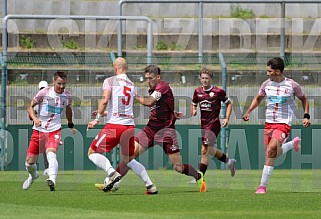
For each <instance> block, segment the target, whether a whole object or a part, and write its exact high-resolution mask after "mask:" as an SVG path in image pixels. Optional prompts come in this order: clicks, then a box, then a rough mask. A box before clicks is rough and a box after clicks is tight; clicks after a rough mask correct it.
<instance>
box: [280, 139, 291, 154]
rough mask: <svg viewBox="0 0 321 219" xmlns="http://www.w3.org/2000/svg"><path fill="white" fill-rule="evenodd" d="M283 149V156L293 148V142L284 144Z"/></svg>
mask: <svg viewBox="0 0 321 219" xmlns="http://www.w3.org/2000/svg"><path fill="white" fill-rule="evenodd" d="M281 148H282V154H285V153H286V152H288V151H289V150H291V149H292V148H293V141H289V142H287V143H284V144H282V146H281Z"/></svg>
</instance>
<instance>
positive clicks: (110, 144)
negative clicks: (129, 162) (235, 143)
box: [90, 123, 135, 156]
mask: <svg viewBox="0 0 321 219" xmlns="http://www.w3.org/2000/svg"><path fill="white" fill-rule="evenodd" d="M134 135H135V126H133V125H118V124H108V123H107V124H106V125H105V127H104V128H103V129H102V130H101V131H100V132H99V134H98V135H97V136H96V137H95V139H94V140H93V141H92V142H91V145H90V147H91V149H93V150H94V151H95V152H97V153H104V152H110V151H111V150H112V149H113V148H114V147H116V146H117V145H118V144H120V149H121V153H122V155H124V156H132V155H133V154H134V151H135V142H134Z"/></svg>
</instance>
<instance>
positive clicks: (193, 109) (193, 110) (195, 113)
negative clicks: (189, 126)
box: [191, 103, 197, 116]
mask: <svg viewBox="0 0 321 219" xmlns="http://www.w3.org/2000/svg"><path fill="white" fill-rule="evenodd" d="M191 115H192V116H196V115H197V104H194V103H192V104H191Z"/></svg>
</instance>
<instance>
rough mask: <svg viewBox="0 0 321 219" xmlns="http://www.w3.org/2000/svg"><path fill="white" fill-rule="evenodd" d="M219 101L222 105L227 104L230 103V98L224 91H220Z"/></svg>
mask: <svg viewBox="0 0 321 219" xmlns="http://www.w3.org/2000/svg"><path fill="white" fill-rule="evenodd" d="M221 101H222V102H223V103H227V102H229V101H230V98H228V96H226V92H225V90H222V91H221Z"/></svg>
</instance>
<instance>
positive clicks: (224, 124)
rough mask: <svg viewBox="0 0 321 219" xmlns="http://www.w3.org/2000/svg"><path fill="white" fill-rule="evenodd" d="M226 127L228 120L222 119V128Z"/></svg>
mask: <svg viewBox="0 0 321 219" xmlns="http://www.w3.org/2000/svg"><path fill="white" fill-rule="evenodd" d="M227 125H228V119H223V123H222V126H221V127H222V128H224V127H226V126H227Z"/></svg>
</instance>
